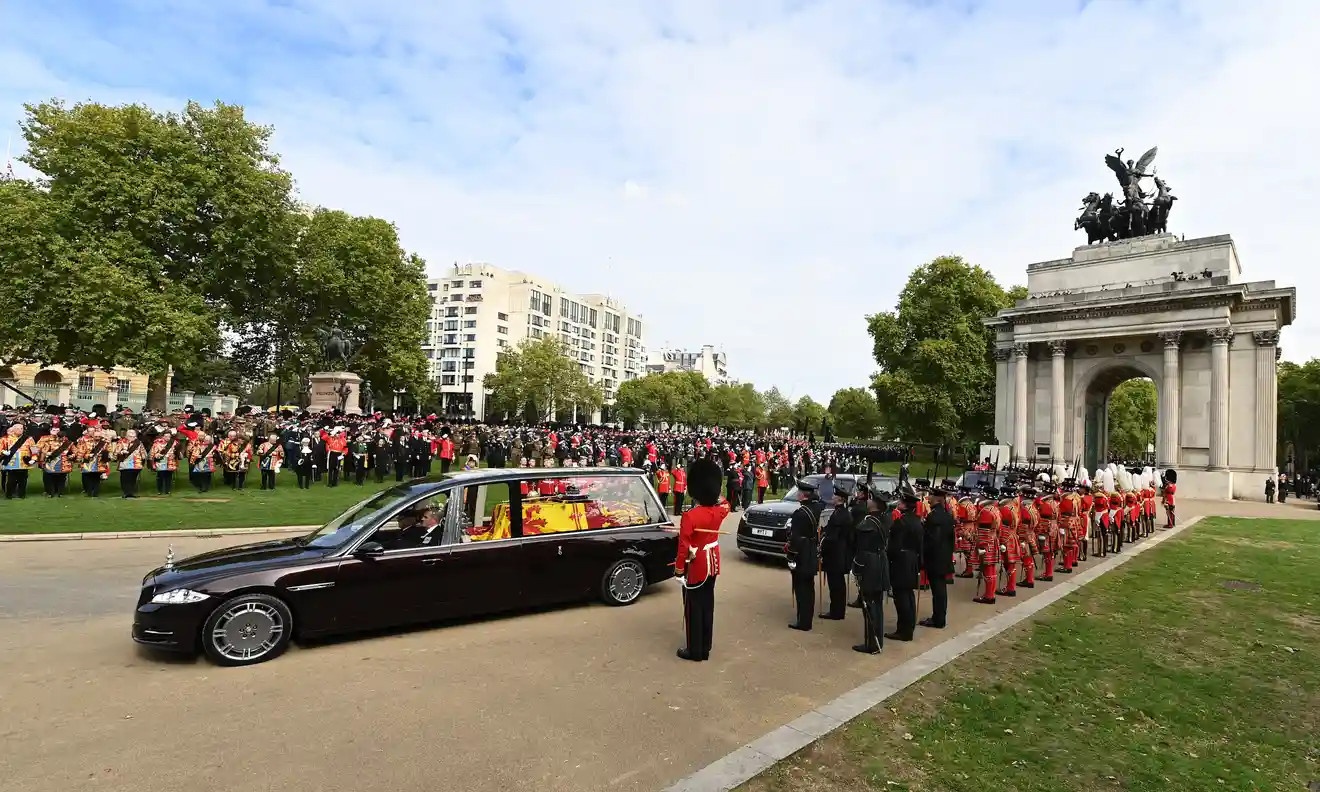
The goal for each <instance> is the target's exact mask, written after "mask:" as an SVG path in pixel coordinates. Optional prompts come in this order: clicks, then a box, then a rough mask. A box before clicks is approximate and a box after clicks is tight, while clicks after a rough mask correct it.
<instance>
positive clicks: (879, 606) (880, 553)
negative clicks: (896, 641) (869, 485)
mask: <svg viewBox="0 0 1320 792" xmlns="http://www.w3.org/2000/svg"><path fill="white" fill-rule="evenodd" d="M892 525H893V517H892V516H890V513H889V509H888V507H887V504H886V503H885V501H884V499H883V496H881V494H880V493H878V492H877V493H872V494H871V497H870V498H869V499H868V500H867V514H866V516H865V517H863V518H862V519H861V521H860V522H858V523H857V525H856V526H855V527H854V529H853V530H854V531H855V537H854V542H853V574H854V575H856V576H857V591H858V596H859V597H860V598H861V601H862V642H861V643H860V644H858V645H857V646H854V647H853V651H855V652H862V653H863V654H880V649H881V648H882V647H883V645H884V639H883V638H882V636H883V635H884V633H885V592H887V591H889V558H888V554H887V548H888V545H889V531H890V528H891V527H892Z"/></svg>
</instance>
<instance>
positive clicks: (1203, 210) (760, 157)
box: [0, 0, 1320, 399]
mask: <svg viewBox="0 0 1320 792" xmlns="http://www.w3.org/2000/svg"><path fill="white" fill-rule="evenodd" d="M0 30H3V31H5V32H4V34H3V35H0V117H2V118H4V120H5V123H6V124H8V126H9V128H10V129H11V130H14V131H16V130H17V122H18V120H19V118H20V117H21V114H22V109H21V107H22V103H23V102H27V101H39V100H43V99H48V98H51V97H63V98H66V99H68V100H71V101H77V100H84V99H93V100H97V101H102V102H129V101H141V102H146V103H149V104H151V105H153V106H156V107H158V108H161V109H177V108H179V107H181V106H182V105H183V103H184V102H185V101H186V100H188V99H198V100H201V101H211V100H214V99H220V100H224V101H227V102H236V103H241V104H243V105H245V106H246V107H247V108H248V112H249V115H250V117H251V118H253V119H254V120H256V121H259V122H261V123H266V124H271V125H273V126H274V127H275V129H276V135H275V140H274V145H275V148H276V149H277V150H278V151H279V152H280V154H281V155H282V156H283V160H284V163H285V165H286V166H287V167H288V168H289V169H290V170H291V171H292V172H293V174H294V176H295V178H296V179H297V180H298V187H299V191H300V193H301V197H302V198H303V199H304V200H306V201H309V202H313V203H318V204H323V205H327V206H331V207H336V208H343V209H347V210H349V211H352V212H356V213H359V214H372V215H377V216H380V217H385V218H388V219H390V220H392V221H394V222H395V223H397V224H398V226H399V228H400V231H401V234H402V237H403V241H404V244H405V245H406V246H407V247H408V248H409V249H412V250H416V251H417V252H419V253H421V254H422V255H423V256H424V257H425V258H426V259H427V260H428V261H429V262H430V264H431V266H432V269H433V271H434V272H437V273H438V272H439V271H440V270H441V268H443V267H444V266H446V265H448V264H450V263H452V262H454V261H489V262H491V263H494V264H496V265H499V266H503V267H508V268H512V269H522V270H526V271H529V272H534V273H537V274H540V275H544V276H546V277H549V278H553V279H555V280H557V281H559V282H561V283H563V284H564V285H566V286H568V287H569V288H573V289H577V290H581V291H604V292H608V293H610V294H612V295H614V296H616V297H618V298H620V299H622V300H624V301H625V302H626V303H627V304H628V305H630V306H631V307H633V309H634V310H637V311H640V312H642V313H643V314H644V316H645V318H646V320H647V324H648V336H649V337H648V343H649V344H651V345H653V346H654V345H660V344H663V343H666V342H668V343H671V344H675V345H683V346H697V345H700V344H703V343H713V344H717V345H721V346H723V347H724V349H725V350H726V351H727V352H728V354H729V358H730V366H731V368H732V370H733V372H732V373H734V374H735V375H736V376H739V377H741V378H743V379H744V380H750V381H753V382H755V383H756V384H757V385H758V386H762V387H764V386H768V385H770V384H777V385H779V386H780V387H781V388H782V389H784V390H785V391H787V392H791V393H793V394H794V395H802V394H811V395H813V396H816V397H817V398H821V399H825V398H828V396H829V395H830V394H831V393H832V392H833V391H834V390H835V389H837V388H839V387H845V386H848V385H862V384H865V383H866V382H867V379H868V376H869V375H870V373H871V371H872V369H873V363H872V361H871V357H870V351H869V350H870V345H869V338H868V336H867V335H866V330H865V322H864V319H863V316H864V315H865V314H867V313H873V312H876V311H880V310H887V309H890V308H892V306H893V303H894V297H895V295H896V293H897V291H898V289H900V288H901V287H902V284H903V282H904V280H905V279H906V277H907V274H908V273H909V272H910V271H911V269H912V268H913V267H914V266H916V265H918V264H920V263H923V262H925V261H927V260H929V259H930V258H932V257H934V256H937V255H941V254H944V253H958V254H960V255H963V256H964V257H966V258H968V259H969V260H971V261H973V262H976V263H979V264H983V265H985V266H987V267H989V268H990V269H991V270H992V271H994V272H995V274H996V276H997V277H998V278H999V279H1000V281H1001V282H1002V283H1005V284H1013V283H1021V282H1024V280H1025V268H1026V265H1027V264H1028V263H1031V262H1034V261H1040V260H1046V259H1053V258H1061V257H1064V256H1066V255H1068V253H1069V251H1070V250H1071V249H1072V248H1073V246H1074V245H1076V244H1078V243H1079V242H1080V241H1084V238H1082V237H1081V236H1080V234H1079V233H1078V232H1073V230H1072V220H1073V218H1074V216H1075V214H1076V211H1075V210H1076V207H1077V206H1078V205H1079V199H1080V198H1081V196H1083V195H1085V194H1086V193H1087V192H1089V191H1091V190H1109V189H1111V187H1112V185H1111V184H1110V182H1111V181H1112V178H1113V177H1112V174H1110V173H1109V172H1108V171H1107V170H1106V169H1105V167H1104V164H1103V161H1102V156H1103V155H1104V154H1105V153H1106V152H1109V151H1112V150H1113V149H1114V148H1116V147H1118V146H1124V147H1126V148H1127V149H1128V150H1129V151H1144V150H1145V149H1146V148H1148V147H1149V146H1151V145H1156V144H1158V145H1159V147H1160V155H1159V159H1158V161H1157V162H1158V164H1159V169H1160V173H1161V175H1163V176H1166V178H1168V179H1169V181H1170V182H1171V184H1173V186H1174V189H1175V193H1176V194H1177V195H1178V196H1179V198H1180V200H1179V201H1178V204H1177V206H1176V208H1175V210H1174V213H1173V219H1172V223H1171V225H1172V230H1173V231H1175V232H1176V233H1182V234H1186V235H1187V236H1189V237H1194V236H1206V235H1211V234H1219V233H1231V234H1232V235H1233V236H1234V238H1235V240H1236V242H1237V244H1238V252H1239V255H1240V256H1241V258H1242V261H1243V266H1244V268H1245V270H1246V274H1247V275H1248V276H1249V277H1251V278H1253V279H1271V278H1272V279H1276V280H1278V281H1280V282H1283V283H1291V284H1293V285H1296V286H1297V287H1298V289H1299V301H1300V305H1301V316H1300V317H1299V321H1298V324H1297V325H1295V326H1294V327H1293V328H1291V329H1290V330H1288V331H1286V333H1285V335H1284V339H1283V342H1282V343H1283V346H1284V354H1285V357H1287V358H1291V359H1298V358H1302V359H1304V358H1308V357H1310V356H1312V355H1313V354H1315V350H1316V341H1317V340H1320V323H1317V322H1316V321H1315V320H1314V319H1313V318H1312V317H1314V316H1315V315H1316V312H1315V311H1314V310H1312V311H1309V312H1308V310H1307V309H1308V307H1309V306H1310V304H1311V303H1310V298H1311V297H1312V295H1313V294H1315V289H1314V287H1315V286H1316V285H1317V283H1318V282H1320V278H1318V276H1317V275H1316V274H1315V271H1316V265H1315V264H1314V263H1313V261H1312V258H1313V255H1312V253H1311V251H1312V250H1313V247H1314V246H1313V244H1312V242H1311V239H1310V238H1311V236H1312V234H1311V230H1312V226H1313V225H1314V223H1315V221H1314V218H1315V217H1317V216H1320V211H1318V210H1320V199H1317V194H1318V193H1320V153H1317V152H1316V144H1315V141H1316V140H1320V103H1317V101H1316V100H1315V98H1314V97H1316V96H1320V76H1318V75H1320V52H1318V48H1317V47H1316V46H1315V44H1314V41H1313V38H1314V35H1315V32H1316V31H1320V3H1318V2H1313V0H1260V1H1259V2H1252V3H1242V2H1238V0H1186V1H1185V2H1176V1H1175V0H1144V1H1141V0H1093V1H1092V2H1089V3H1080V2H1071V0H1069V1H1067V2H1065V0H1011V1H1008V0H1005V1H1003V2H996V1H995V0H982V1H978V0H957V1H954V0H949V2H939V0H818V1H813V0H731V1H730V2H725V3H713V2H709V0H704V1H702V2H698V1H697V0H677V1H675V2H660V0H615V1H614V2H609V3H601V2H572V1H567V2H553V3H552V2H530V0H523V2H467V1H466V0H464V1H463V2H457V1H454V0H449V1H446V2H433V3H421V2H415V0H411V1H409V0H375V1H374V2H360V1H359V0H228V1H227V2H223V3H216V2H196V1H195V0H177V1H176V2H165V0H150V1H149V0H82V1H81V2H71V1H66V0H44V2H43V1H41V0H0ZM795 339H796V340H798V341H799V342H800V343H792V341H793V340H795ZM803 339H809V340H803ZM798 346H800V347H801V348H803V349H805V350H809V352H807V353H804V354H803V355H801V356H799V357H788V356H785V355H784V354H783V352H784V350H785V349H791V348H794V347H798Z"/></svg>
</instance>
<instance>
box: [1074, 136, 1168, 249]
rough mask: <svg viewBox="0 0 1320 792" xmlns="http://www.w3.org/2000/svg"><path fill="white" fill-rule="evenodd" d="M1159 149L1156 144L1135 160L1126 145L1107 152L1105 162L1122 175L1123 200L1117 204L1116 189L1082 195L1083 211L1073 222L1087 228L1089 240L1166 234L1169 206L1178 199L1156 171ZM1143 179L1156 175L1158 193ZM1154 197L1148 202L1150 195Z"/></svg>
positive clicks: (1077, 227) (1109, 240)
mask: <svg viewBox="0 0 1320 792" xmlns="http://www.w3.org/2000/svg"><path fill="white" fill-rule="evenodd" d="M1158 151H1159V147H1158V146H1156V147H1154V148H1152V149H1151V150H1150V151H1147V152H1146V153H1145V154H1142V155H1141V159H1139V160H1137V161H1136V162H1133V161H1132V160H1130V159H1129V160H1127V161H1124V160H1123V149H1121V148H1120V149H1118V150H1117V151H1115V152H1114V153H1113V154H1106V155H1105V165H1107V166H1109V169H1110V170H1112V171H1113V172H1114V176H1115V177H1117V178H1118V186H1119V188H1120V189H1121V190H1122V193H1123V201H1122V203H1120V204H1118V205H1115V204H1114V195H1113V193H1105V194H1104V195H1103V196H1101V195H1099V194H1098V193H1094V192H1093V193H1091V194H1090V195H1087V196H1086V197H1085V198H1083V199H1082V214H1081V216H1080V217H1078V218H1077V221H1076V222H1075V223H1074V224H1073V228H1075V229H1086V244H1088V245H1090V244H1093V243H1095V242H1113V241H1116V240H1119V239H1131V238H1132V237H1139V236H1146V235H1147V234H1163V233H1165V232H1166V231H1168V225H1169V210H1170V209H1172V208H1173V202H1174V201H1175V200H1177V199H1176V198H1175V197H1174V195H1173V191H1172V189H1171V188H1170V187H1169V185H1168V184H1167V183H1166V182H1165V181H1164V180H1163V179H1161V178H1159V177H1158V176H1156V175H1155V170H1154V169H1153V168H1151V164H1152V163H1153V162H1154V161H1155V154H1156V153H1157V152H1158ZM1142 179H1153V180H1154V182H1155V193H1153V194H1150V193H1147V192H1146V191H1145V190H1143V189H1142V188H1141V180H1142ZM1147 198H1150V199H1151V201H1150V203H1149V204H1148V203H1147V202H1146V199H1147Z"/></svg>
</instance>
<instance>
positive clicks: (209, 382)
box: [173, 352, 298, 396]
mask: <svg viewBox="0 0 1320 792" xmlns="http://www.w3.org/2000/svg"><path fill="white" fill-rule="evenodd" d="M244 382H245V379H244V377H243V374H242V372H240V371H239V370H238V367H237V366H235V365H234V361H233V360H231V359H230V358H227V357H224V356H223V355H220V354H218V353H214V352H213V353H211V354H209V355H208V356H207V357H205V358H202V359H201V360H192V361H188V362H187V363H185V364H183V365H182V366H180V367H179V368H176V369H174V380H173V384H174V390H176V391H193V392H195V393H212V394H214V393H226V394H232V395H235V396H237V395H240V394H243V393H245V392H246V391H247V390H248V388H247V387H246V386H245V385H244ZM297 392H298V391H297V388H296V387H295V389H294V394H295V395H296V394H297Z"/></svg>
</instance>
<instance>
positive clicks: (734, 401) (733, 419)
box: [702, 384, 765, 429]
mask: <svg viewBox="0 0 1320 792" xmlns="http://www.w3.org/2000/svg"><path fill="white" fill-rule="evenodd" d="M702 416H703V422H704V423H706V424H708V425H711V426H719V427H728V428H730V429H752V428H755V427H757V426H761V425H763V424H764V423H765V402H764V401H763V400H762V398H761V394H759V393H757V392H756V388H755V387H753V386H752V385H751V384H742V385H716V386H715V387H714V388H711V389H710V397H709V399H708V400H707V402H706V406H705V410H703V412H702Z"/></svg>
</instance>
